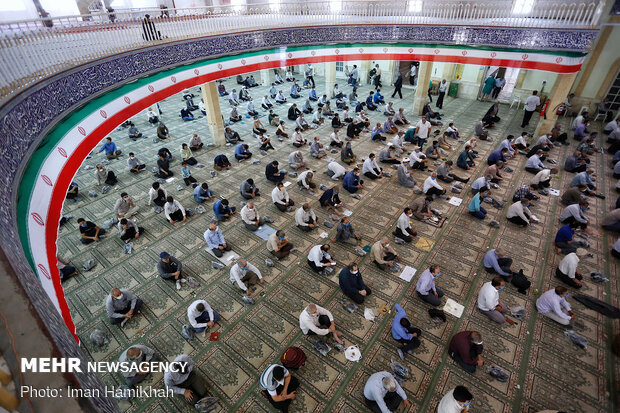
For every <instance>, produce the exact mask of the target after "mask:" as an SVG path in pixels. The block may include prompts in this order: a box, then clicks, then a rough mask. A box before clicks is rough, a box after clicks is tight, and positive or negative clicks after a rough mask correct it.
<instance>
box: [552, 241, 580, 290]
mask: <svg viewBox="0 0 620 413" xmlns="http://www.w3.org/2000/svg"><path fill="white" fill-rule="evenodd" d="M587 254H588V252H587V251H586V250H585V249H583V248H577V251H575V252H571V253H570V254H568V255H567V256H565V257H564V259H563V260H562V261H561V262H560V265H559V266H558V268H556V269H555V276H556V277H558V279H559V280H560V281H562V282H564V283H566V284H568V285H569V286H571V287H573V288H581V287H582V283H581V280H582V279H583V275H581V274H580V273H579V271H577V265H578V264H579V260H580V259H582V258H583V257H585V256H586V255H587Z"/></svg>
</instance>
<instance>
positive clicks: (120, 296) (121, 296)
mask: <svg viewBox="0 0 620 413" xmlns="http://www.w3.org/2000/svg"><path fill="white" fill-rule="evenodd" d="M114 298H115V299H117V300H122V299H123V294H121V295H119V296H118V297H114Z"/></svg>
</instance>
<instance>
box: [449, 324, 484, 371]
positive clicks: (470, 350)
mask: <svg viewBox="0 0 620 413" xmlns="http://www.w3.org/2000/svg"><path fill="white" fill-rule="evenodd" d="M483 350H484V347H483V346H482V336H481V335H480V333H479V332H477V331H461V332H459V333H456V334H455V335H454V336H452V340H450V347H449V349H448V355H449V356H450V357H451V358H452V360H454V361H455V362H456V363H457V364H458V365H459V366H461V368H462V369H463V370H465V371H466V372H468V373H471V374H473V373H475V372H476V366H482V365H483V364H484V361H483V360H482V352H483Z"/></svg>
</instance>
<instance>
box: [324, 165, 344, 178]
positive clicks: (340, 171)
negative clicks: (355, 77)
mask: <svg viewBox="0 0 620 413" xmlns="http://www.w3.org/2000/svg"><path fill="white" fill-rule="evenodd" d="M325 173H327V176H329V177H330V178H331V179H332V180H334V181H337V180H339V179H340V178H343V177H344V176H345V175H346V173H347V170H346V169H344V167H343V166H342V165H340V164H339V163H338V162H336V161H332V162H330V163H329V164H327V171H326V172H325Z"/></svg>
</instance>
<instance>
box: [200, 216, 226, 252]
mask: <svg viewBox="0 0 620 413" xmlns="http://www.w3.org/2000/svg"><path fill="white" fill-rule="evenodd" d="M204 238H205V241H206V242H207V245H209V248H211V251H213V254H214V255H215V256H216V257H218V258H219V257H221V256H222V255H224V253H225V252H227V251H230V245H228V243H226V240H225V239H224V235H222V230H221V229H220V228H219V227H218V226H217V224H215V223H212V224H211V225H209V229H208V230H206V231H205V233H204Z"/></svg>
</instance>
